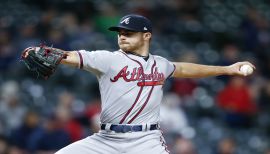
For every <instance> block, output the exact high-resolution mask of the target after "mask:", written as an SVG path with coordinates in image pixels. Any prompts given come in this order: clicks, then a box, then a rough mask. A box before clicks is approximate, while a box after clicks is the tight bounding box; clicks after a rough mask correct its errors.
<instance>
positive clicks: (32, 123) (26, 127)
mask: <svg viewBox="0 0 270 154" xmlns="http://www.w3.org/2000/svg"><path fill="white" fill-rule="evenodd" d="M40 132H41V127H40V119H39V115H38V113H36V112H35V111H28V112H27V113H26V115H25V116H24V120H23V123H22V125H21V126H19V127H18V128H16V129H15V130H13V131H12V133H11V134H10V137H9V140H10V144H11V145H12V150H13V151H15V150H16V151H21V152H23V153H29V152H30V151H31V146H32V144H34V143H33V142H35V136H36V135H37V134H38V133H40Z"/></svg>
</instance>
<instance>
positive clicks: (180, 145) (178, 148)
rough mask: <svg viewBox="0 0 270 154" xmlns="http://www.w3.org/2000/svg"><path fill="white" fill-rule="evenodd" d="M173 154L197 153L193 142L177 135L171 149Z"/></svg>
mask: <svg viewBox="0 0 270 154" xmlns="http://www.w3.org/2000/svg"><path fill="white" fill-rule="evenodd" d="M172 153H173V154H197V152H196V149H195V146H194V144H193V143H192V141H191V140H188V139H185V138H181V137H178V138H176V140H175V145H174V146H173V149H172Z"/></svg>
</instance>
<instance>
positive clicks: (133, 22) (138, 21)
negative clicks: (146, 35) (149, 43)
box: [109, 14, 152, 33]
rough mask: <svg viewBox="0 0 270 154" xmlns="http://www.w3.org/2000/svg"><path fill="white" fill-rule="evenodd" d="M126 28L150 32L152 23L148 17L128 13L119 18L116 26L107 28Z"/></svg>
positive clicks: (117, 29)
mask: <svg viewBox="0 0 270 154" xmlns="http://www.w3.org/2000/svg"><path fill="white" fill-rule="evenodd" d="M120 29H126V30H130V31H134V32H150V33H152V24H151V21H150V20H149V19H147V18H146V17H144V16H141V15H137V14H129V15H126V16H124V17H122V18H121V20H120V22H119V24H118V25H117V26H112V27H110V28H109V30H110V31H117V32H118V31H119V30H120Z"/></svg>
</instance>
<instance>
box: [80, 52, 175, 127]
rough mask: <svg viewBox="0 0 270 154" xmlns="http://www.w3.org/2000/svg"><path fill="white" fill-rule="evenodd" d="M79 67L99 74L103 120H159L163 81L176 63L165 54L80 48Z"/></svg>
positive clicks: (133, 121) (134, 122)
mask: <svg viewBox="0 0 270 154" xmlns="http://www.w3.org/2000/svg"><path fill="white" fill-rule="evenodd" d="M78 53H79V56H80V67H81V68H82V69H84V70H87V71H90V72H93V73H94V74H96V76H97V78H98V81H99V88H100V93H101V102H102V111H101V119H100V120H101V122H102V123H113V124H145V123H158V122H159V120H160V119H159V117H160V115H159V112H160V103H161V99H162V96H163V90H162V87H163V84H164V81H165V80H166V79H167V78H168V77H169V76H170V75H171V74H172V73H173V71H174V69H175V67H174V65H173V64H172V63H171V62H169V61H168V60H166V59H165V58H163V57H160V56H156V55H151V54H149V59H148V60H147V61H145V60H144V59H143V58H142V57H139V56H136V55H133V54H127V53H125V52H123V51H121V50H119V51H115V52H109V51H105V50H100V51H93V52H88V51H85V50H80V51H79V52H78Z"/></svg>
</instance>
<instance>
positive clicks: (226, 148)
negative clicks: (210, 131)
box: [216, 138, 236, 154]
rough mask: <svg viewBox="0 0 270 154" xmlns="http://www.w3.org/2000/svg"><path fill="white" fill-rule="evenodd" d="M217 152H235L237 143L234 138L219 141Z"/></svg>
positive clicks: (231, 153)
mask: <svg viewBox="0 0 270 154" xmlns="http://www.w3.org/2000/svg"><path fill="white" fill-rule="evenodd" d="M217 146H218V147H217V153H216V154H235V153H236V143H235V140H234V139H232V138H223V139H221V140H220V141H219V142H218V145H217Z"/></svg>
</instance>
